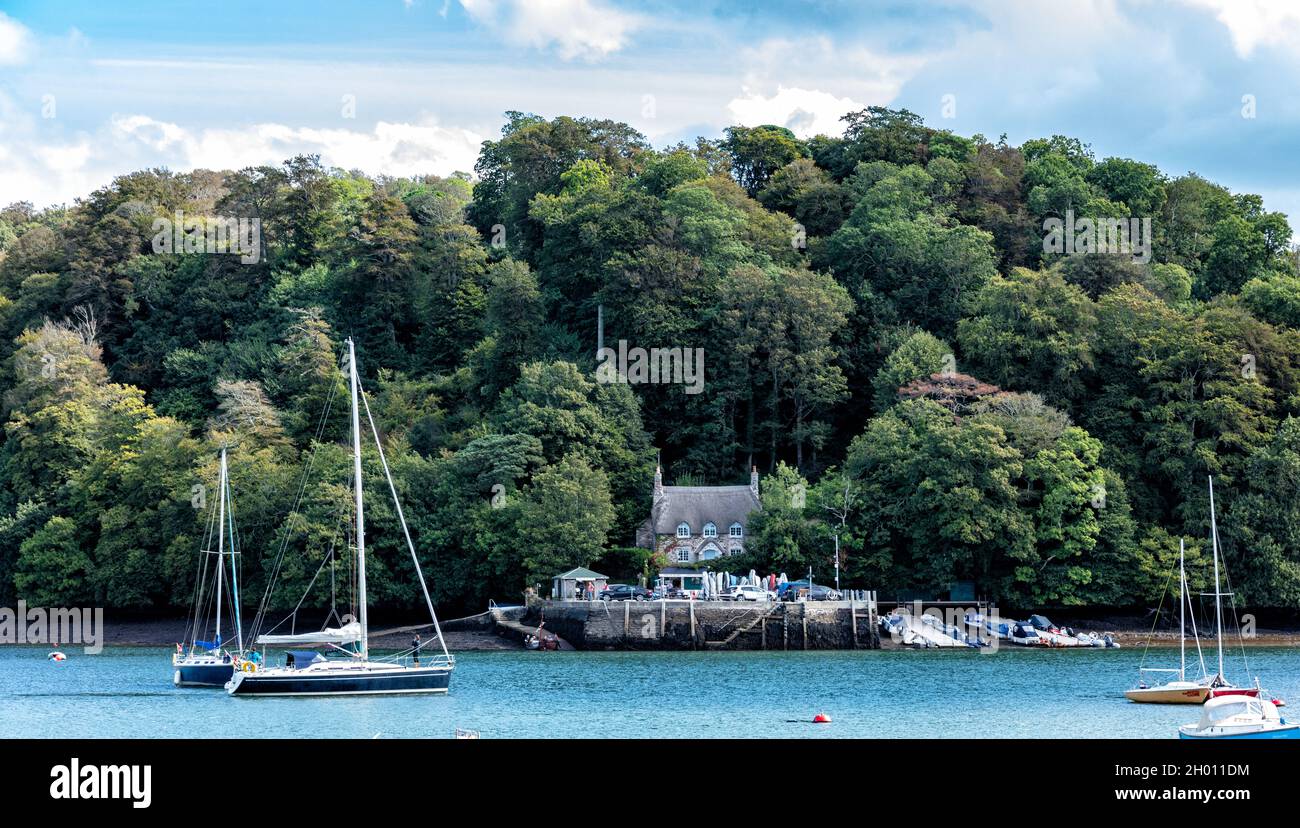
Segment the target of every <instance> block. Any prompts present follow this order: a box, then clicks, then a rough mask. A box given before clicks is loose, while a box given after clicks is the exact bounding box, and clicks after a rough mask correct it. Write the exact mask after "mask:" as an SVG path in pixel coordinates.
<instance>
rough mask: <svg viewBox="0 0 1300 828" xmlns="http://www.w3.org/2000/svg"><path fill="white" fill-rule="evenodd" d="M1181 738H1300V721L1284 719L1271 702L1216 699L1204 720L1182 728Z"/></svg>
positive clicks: (1245, 698)
mask: <svg viewBox="0 0 1300 828" xmlns="http://www.w3.org/2000/svg"><path fill="white" fill-rule="evenodd" d="M1178 738H1180V739H1300V722H1297V723H1292V722H1288V721H1287V720H1286V719H1284V718H1282V715H1281V713H1279V712H1278V709H1277V705H1275V704H1274V703H1273V702H1271V701H1269V700H1268V699H1259V698H1252V697H1249V696H1241V695H1236V696H1220V697H1218V698H1212V699H1210V700H1209V701H1207V702H1206V703H1205V706H1204V707H1203V708H1201V718H1200V721H1198V722H1196V723H1195V724H1185V725H1183V726H1182V727H1180V728H1178Z"/></svg>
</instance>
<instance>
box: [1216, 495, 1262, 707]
mask: <svg viewBox="0 0 1300 828" xmlns="http://www.w3.org/2000/svg"><path fill="white" fill-rule="evenodd" d="M1210 540H1211V544H1210V546H1211V549H1212V551H1213V553H1214V631H1215V640H1216V641H1217V645H1218V652H1219V670H1218V672H1217V673H1215V674H1214V676H1213V677H1212V678H1211V679H1210V698H1212V699H1213V698H1217V697H1219V696H1252V697H1253V696H1258V695H1259V682H1258V681H1256V682H1255V686H1254V687H1237V686H1236V685H1234V684H1232V682H1230V681H1228V679H1227V677H1226V676H1225V675H1224V671H1223V599H1224V598H1227V597H1230V596H1231V595H1232V593H1231V592H1224V591H1223V590H1222V589H1221V588H1220V586H1219V521H1218V518H1217V517H1215V509H1214V476H1213V475H1211V476H1210Z"/></svg>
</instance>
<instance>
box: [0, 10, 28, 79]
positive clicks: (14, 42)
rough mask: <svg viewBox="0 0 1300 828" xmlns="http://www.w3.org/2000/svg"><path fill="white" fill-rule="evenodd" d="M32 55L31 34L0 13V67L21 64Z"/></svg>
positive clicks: (24, 27)
mask: <svg viewBox="0 0 1300 828" xmlns="http://www.w3.org/2000/svg"><path fill="white" fill-rule="evenodd" d="M31 53H32V33H31V32H30V31H29V30H28V28H27V27H26V26H24V25H23V24H21V23H19V22H18V21H17V20H14V19H13V18H12V17H9V16H8V15H6V14H5V13H4V12H0V66H13V65H15V64H19V63H23V62H24V61H26V60H27V58H28V57H30V56H31Z"/></svg>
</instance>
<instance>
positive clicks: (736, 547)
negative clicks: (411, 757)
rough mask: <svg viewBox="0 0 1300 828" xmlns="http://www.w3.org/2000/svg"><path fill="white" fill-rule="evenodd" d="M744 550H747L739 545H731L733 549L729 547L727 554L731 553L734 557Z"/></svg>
mask: <svg viewBox="0 0 1300 828" xmlns="http://www.w3.org/2000/svg"><path fill="white" fill-rule="evenodd" d="M743 551H745V550H743V549H741V548H740V547H739V546H733V547H731V549H729V550H728V551H727V554H728V555H730V556H732V557H734V556H736V555H739V554H740V553H741V552H743Z"/></svg>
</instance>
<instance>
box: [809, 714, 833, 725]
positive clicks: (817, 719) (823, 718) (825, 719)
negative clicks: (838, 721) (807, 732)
mask: <svg viewBox="0 0 1300 828" xmlns="http://www.w3.org/2000/svg"><path fill="white" fill-rule="evenodd" d="M830 723H831V717H830V716H827V715H826V714H825V713H818V714H817V715H816V716H813V724H830Z"/></svg>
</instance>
